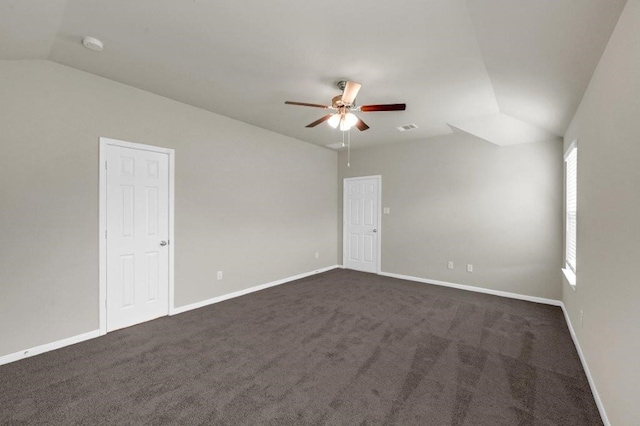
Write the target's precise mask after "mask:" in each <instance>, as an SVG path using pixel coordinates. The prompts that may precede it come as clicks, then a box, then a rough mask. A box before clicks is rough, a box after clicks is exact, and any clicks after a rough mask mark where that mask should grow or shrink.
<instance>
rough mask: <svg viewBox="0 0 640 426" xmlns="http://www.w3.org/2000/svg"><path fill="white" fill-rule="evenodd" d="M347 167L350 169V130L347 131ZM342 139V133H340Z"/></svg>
mask: <svg viewBox="0 0 640 426" xmlns="http://www.w3.org/2000/svg"><path fill="white" fill-rule="evenodd" d="M347 133H348V135H347V167H351V129H349V130H347ZM342 138H343V139H344V132H343V133H342Z"/></svg>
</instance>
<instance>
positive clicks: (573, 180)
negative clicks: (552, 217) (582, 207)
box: [565, 142, 578, 273]
mask: <svg viewBox="0 0 640 426" xmlns="http://www.w3.org/2000/svg"><path fill="white" fill-rule="evenodd" d="M565 163H566V191H567V192H566V203H567V204H566V212H567V213H566V215H567V218H566V222H567V223H566V238H565V244H566V260H565V262H566V264H567V267H568V268H569V269H571V270H572V271H573V272H574V273H575V272H576V234H577V232H576V231H577V227H576V225H577V207H578V203H577V183H578V179H577V178H578V175H577V172H578V147H577V144H576V143H575V142H574V143H572V144H571V146H570V147H569V149H568V150H567V153H566V154H565Z"/></svg>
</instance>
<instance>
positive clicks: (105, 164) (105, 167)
mask: <svg viewBox="0 0 640 426" xmlns="http://www.w3.org/2000/svg"><path fill="white" fill-rule="evenodd" d="M104 169H105V170H107V162H106V161H105V162H104Z"/></svg>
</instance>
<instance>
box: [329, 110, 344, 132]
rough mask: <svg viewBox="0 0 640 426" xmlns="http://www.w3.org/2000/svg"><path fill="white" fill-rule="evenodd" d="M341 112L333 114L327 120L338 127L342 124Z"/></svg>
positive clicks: (330, 124) (334, 126)
mask: <svg viewBox="0 0 640 426" xmlns="http://www.w3.org/2000/svg"><path fill="white" fill-rule="evenodd" d="M340 121H341V120H340V114H338V113H336V114H333V115H332V116H331V117H329V120H327V123H329V126H331V127H333V128H334V129H335V128H336V127H338V124H340Z"/></svg>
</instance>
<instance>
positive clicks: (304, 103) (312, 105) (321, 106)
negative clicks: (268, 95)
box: [285, 101, 329, 109]
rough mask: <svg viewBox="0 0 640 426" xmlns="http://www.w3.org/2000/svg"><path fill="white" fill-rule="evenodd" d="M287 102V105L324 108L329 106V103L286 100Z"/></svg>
mask: <svg viewBox="0 0 640 426" xmlns="http://www.w3.org/2000/svg"><path fill="white" fill-rule="evenodd" d="M285 104H287V105H300V106H308V107H314V108H324V109H327V108H329V107H328V106H327V105H320V104H309V103H306V102H292V101H285Z"/></svg>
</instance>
